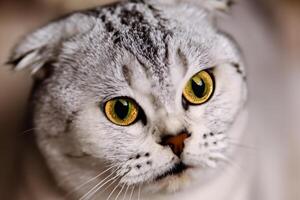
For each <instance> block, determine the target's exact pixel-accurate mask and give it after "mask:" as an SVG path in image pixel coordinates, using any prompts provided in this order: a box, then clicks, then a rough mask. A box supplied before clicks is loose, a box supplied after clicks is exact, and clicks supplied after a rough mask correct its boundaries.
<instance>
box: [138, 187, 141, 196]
mask: <svg viewBox="0 0 300 200" xmlns="http://www.w3.org/2000/svg"><path fill="white" fill-rule="evenodd" d="M140 199H141V185H140V186H139V193H138V200H140Z"/></svg>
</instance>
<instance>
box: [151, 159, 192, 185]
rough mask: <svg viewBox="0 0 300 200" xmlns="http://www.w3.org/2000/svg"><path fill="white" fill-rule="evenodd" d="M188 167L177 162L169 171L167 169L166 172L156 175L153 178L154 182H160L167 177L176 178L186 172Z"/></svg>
mask: <svg viewBox="0 0 300 200" xmlns="http://www.w3.org/2000/svg"><path fill="white" fill-rule="evenodd" d="M188 168H189V167H188V166H187V165H186V164H184V163H183V162H179V163H177V164H175V165H174V166H173V167H172V168H171V169H169V170H168V171H166V172H164V173H162V174H160V175H158V176H157V177H156V178H155V181H160V180H162V179H164V178H166V177H169V176H178V175H180V174H182V173H183V172H184V171H186V170H187V169H188Z"/></svg>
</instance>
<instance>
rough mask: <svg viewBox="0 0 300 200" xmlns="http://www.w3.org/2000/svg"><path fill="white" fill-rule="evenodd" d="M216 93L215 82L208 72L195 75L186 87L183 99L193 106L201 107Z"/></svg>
mask: <svg viewBox="0 0 300 200" xmlns="http://www.w3.org/2000/svg"><path fill="white" fill-rule="evenodd" d="M213 91H214V80H213V77H212V75H211V74H210V73H209V72H207V71H205V70H204V71H200V72H198V73H197V74H195V75H194V76H193V77H192V78H191V79H190V80H189V81H188V83H187V84H186V85H185V88H184V90H183V97H184V98H185V99H186V100H187V101H188V103H190V104H192V105H200V104H203V103H205V102H207V101H208V100H209V99H210V97H211V96H212V94H213Z"/></svg>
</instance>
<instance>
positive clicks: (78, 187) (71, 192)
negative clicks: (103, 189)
mask: <svg viewBox="0 0 300 200" xmlns="http://www.w3.org/2000/svg"><path fill="white" fill-rule="evenodd" d="M114 167H117V165H111V166H109V167H108V168H107V169H106V170H104V171H102V172H101V173H99V174H98V175H96V176H95V177H93V178H91V179H89V180H87V181H86V182H84V183H82V184H80V185H79V186H77V187H76V188H74V189H73V190H72V191H70V192H69V193H67V194H66V195H65V197H68V196H70V195H71V194H73V193H74V192H76V191H78V190H79V189H80V188H82V187H83V186H85V185H87V184H88V183H90V182H92V181H94V180H96V179H97V178H99V177H100V176H102V175H103V174H105V173H106V172H108V171H109V170H111V169H113V168H114Z"/></svg>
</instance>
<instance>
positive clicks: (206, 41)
mask: <svg viewBox="0 0 300 200" xmlns="http://www.w3.org/2000/svg"><path fill="white" fill-rule="evenodd" d="M178 9H179V10H178ZM188 9H191V11H193V12H196V9H192V8H178V7H176V8H173V9H171V8H160V9H156V8H155V7H154V6H152V5H150V4H145V3H121V4H120V3H119V4H114V5H111V6H107V7H104V8H96V9H93V10H89V11H86V12H85V13H84V14H85V15H88V16H90V17H91V19H94V20H95V24H94V27H93V28H92V29H91V30H90V31H89V32H87V33H84V34H81V35H78V36H76V37H75V38H73V39H71V40H69V41H66V42H65V43H64V48H63V51H62V53H61V55H60V61H61V62H60V64H61V65H63V66H64V67H63V68H64V69H58V70H59V71H69V73H64V74H67V76H69V77H68V78H69V79H70V81H72V82H73V81H74V80H76V79H77V80H78V83H79V84H80V83H82V84H84V85H88V84H93V85H97V87H96V89H97V88H98V89H100V90H101V93H102V95H103V96H110V95H111V94H112V93H115V94H120V92H121V91H122V90H124V89H125V90H126V88H128V83H129V86H132V85H130V81H135V82H137V83H143V84H144V85H143V86H142V87H144V86H145V84H146V83H147V85H150V86H149V87H148V88H151V90H152V93H154V94H157V95H158V96H159V97H160V98H163V97H164V96H167V95H170V94H171V90H174V85H173V86H172V80H171V79H172V78H173V77H172V76H170V74H171V71H172V68H180V67H183V68H184V67H186V68H187V65H188V64H190V63H193V62H194V61H191V60H193V59H195V60H197V61H201V62H202V63H208V60H209V57H208V51H209V48H210V47H212V46H213V42H212V41H213V39H212V38H214V36H215V35H216V33H215V32H214V31H213V29H212V27H211V25H210V23H209V22H208V19H207V18H206V16H205V13H204V11H203V12H202V10H199V9H197V13H196V14H195V16H196V17H198V18H197V20H196V21H195V22H192V21H193V20H191V19H189V14H188V15H187V16H186V15H185V14H183V15H182V16H181V17H180V18H176V13H178V11H180V10H182V11H187V10H188ZM187 13H188V12H187ZM200 25H203V26H200ZM176 59H179V60H180V62H181V63H180V65H172V62H174V60H176ZM187 62H190V63H187ZM199 63H200V62H199ZM199 63H197V62H195V66H197V65H199ZM173 64H174V63H173ZM58 68H61V66H60V67H58ZM124 69H125V70H124ZM184 70H187V69H184ZM195 72H196V71H195ZM139 79H140V80H139ZM87 83H88V84H87ZM161 93H165V94H163V95H160V94H161ZM161 101H165V100H164V99H161Z"/></svg>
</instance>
